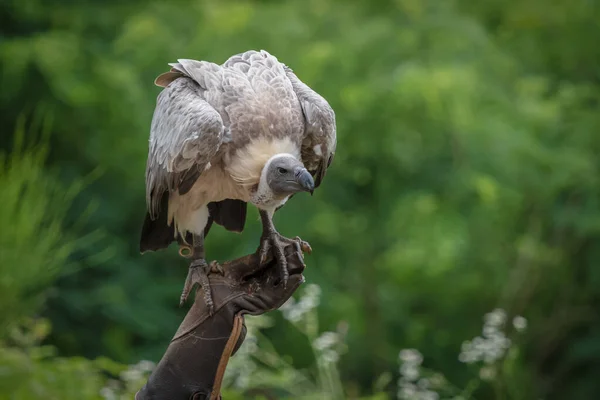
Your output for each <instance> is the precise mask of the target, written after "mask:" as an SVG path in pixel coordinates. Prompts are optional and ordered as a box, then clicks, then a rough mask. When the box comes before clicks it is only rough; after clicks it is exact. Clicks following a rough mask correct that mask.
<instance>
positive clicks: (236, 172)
mask: <svg viewBox="0 0 600 400" xmlns="http://www.w3.org/2000/svg"><path fill="white" fill-rule="evenodd" d="M284 153H287V154H291V155H292V156H294V157H295V158H297V159H299V158H300V147H299V146H298V145H296V144H295V143H293V142H292V141H291V140H290V139H288V138H284V139H267V138H264V137H259V138H256V139H254V140H252V141H250V143H248V144H247V145H246V146H244V147H242V148H240V149H238V150H237V151H236V152H235V153H234V154H233V155H232V156H231V157H230V158H229V159H228V160H227V167H226V169H227V172H229V174H230V175H231V178H232V179H233V180H234V181H235V182H236V183H237V184H238V185H241V186H243V187H245V188H247V189H248V190H251V189H252V188H253V187H254V188H257V187H258V186H259V183H260V180H261V175H262V172H263V170H264V168H265V165H266V164H267V162H269V160H271V159H272V158H273V157H274V156H277V155H278V154H284Z"/></svg>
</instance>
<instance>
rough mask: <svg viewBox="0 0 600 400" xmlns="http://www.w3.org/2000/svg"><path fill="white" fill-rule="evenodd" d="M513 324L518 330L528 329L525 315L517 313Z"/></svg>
mask: <svg viewBox="0 0 600 400" xmlns="http://www.w3.org/2000/svg"><path fill="white" fill-rule="evenodd" d="M513 326H514V327H515V329H516V330H517V331H518V332H523V331H524V330H525V329H527V320H526V319H525V318H524V317H522V316H520V315H517V316H516V317H515V318H513Z"/></svg>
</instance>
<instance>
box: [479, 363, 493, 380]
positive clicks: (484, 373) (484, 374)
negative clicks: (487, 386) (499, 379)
mask: <svg viewBox="0 0 600 400" xmlns="http://www.w3.org/2000/svg"><path fill="white" fill-rule="evenodd" d="M479 377H480V378H481V380H483V381H493V380H494V378H495V377H496V369H495V368H494V367H491V366H485V367H483V368H481V369H480V370H479Z"/></svg>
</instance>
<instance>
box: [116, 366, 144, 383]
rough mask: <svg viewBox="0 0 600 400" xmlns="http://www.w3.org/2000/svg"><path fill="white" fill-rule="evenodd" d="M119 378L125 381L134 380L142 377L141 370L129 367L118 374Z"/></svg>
mask: <svg viewBox="0 0 600 400" xmlns="http://www.w3.org/2000/svg"><path fill="white" fill-rule="evenodd" d="M119 377H120V378H121V380H123V381H125V382H136V381H138V380H140V379H142V378H143V377H144V374H143V373H142V371H140V370H138V369H137V368H129V369H126V370H125V371H123V372H121V373H120V374H119Z"/></svg>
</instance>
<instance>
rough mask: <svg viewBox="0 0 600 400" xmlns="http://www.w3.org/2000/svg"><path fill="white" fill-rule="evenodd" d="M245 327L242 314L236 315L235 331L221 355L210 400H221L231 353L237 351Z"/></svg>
mask: <svg viewBox="0 0 600 400" xmlns="http://www.w3.org/2000/svg"><path fill="white" fill-rule="evenodd" d="M243 326H244V317H242V316H241V315H240V314H236V315H235V318H234V320H233V330H232V331H231V335H230V336H229V339H228V340H227V344H226V345H225V350H223V354H222V355H221V359H220V360H219V366H218V368H217V374H216V375H215V382H214V385H213V389H212V392H211V394H210V400H220V399H221V384H222V383H223V376H224V375H225V369H226V368H227V363H228V362H229V358H230V357H231V353H233V349H235V346H236V344H237V342H238V340H239V338H240V334H241V333H242V327H243Z"/></svg>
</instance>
